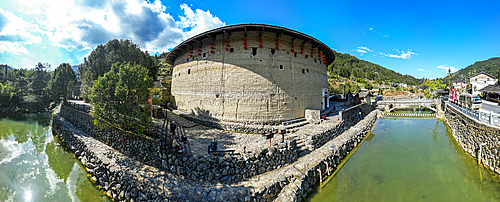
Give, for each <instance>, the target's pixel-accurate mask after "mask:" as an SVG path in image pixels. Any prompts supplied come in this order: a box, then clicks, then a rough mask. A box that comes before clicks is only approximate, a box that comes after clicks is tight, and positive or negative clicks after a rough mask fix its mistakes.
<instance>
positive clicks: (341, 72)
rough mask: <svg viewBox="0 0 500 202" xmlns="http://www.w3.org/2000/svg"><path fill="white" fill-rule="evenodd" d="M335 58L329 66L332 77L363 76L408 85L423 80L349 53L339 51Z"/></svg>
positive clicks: (378, 81) (377, 80)
mask: <svg viewBox="0 0 500 202" xmlns="http://www.w3.org/2000/svg"><path fill="white" fill-rule="evenodd" d="M333 52H334V53H335V60H334V61H333V63H332V64H331V65H329V66H328V73H330V75H331V77H333V78H335V77H337V76H339V77H344V78H352V77H354V78H363V79H369V80H373V81H376V83H381V81H383V82H386V83H389V82H390V83H406V84H408V85H419V84H421V83H422V82H423V81H422V79H417V78H415V77H413V76H410V75H403V74H400V73H397V72H395V71H393V70H389V69H387V68H385V67H382V66H380V65H377V64H373V63H371V62H368V61H364V60H360V59H358V58H356V57H354V56H352V55H349V54H342V53H339V52H337V51H333Z"/></svg>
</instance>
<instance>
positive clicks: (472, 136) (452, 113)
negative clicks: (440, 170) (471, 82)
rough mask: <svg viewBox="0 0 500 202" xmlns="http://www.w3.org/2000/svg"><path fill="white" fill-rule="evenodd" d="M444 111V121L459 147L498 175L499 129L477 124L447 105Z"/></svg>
mask: <svg viewBox="0 0 500 202" xmlns="http://www.w3.org/2000/svg"><path fill="white" fill-rule="evenodd" d="M445 110H446V111H445V116H446V121H447V123H448V125H449V126H450V128H451V129H452V132H453V137H455V140H456V141H457V142H458V143H460V146H462V148H463V149H464V150H465V151H467V152H468V153H469V154H470V155H471V156H473V157H474V158H475V159H476V160H478V161H479V160H480V161H481V163H482V164H484V165H485V166H487V167H489V168H490V169H491V170H493V171H495V172H496V173H499V174H500V166H499V164H500V157H499V153H498V151H499V150H500V141H499V140H500V135H499V134H500V128H499V127H496V126H491V125H488V124H485V123H481V122H478V121H477V120H475V119H473V118H471V117H469V116H467V115H465V114H463V113H462V112H461V111H459V110H457V109H455V108H454V107H453V106H450V105H448V104H447V105H446V108H445ZM481 144H484V145H481ZM480 150H482V151H481V152H480Z"/></svg>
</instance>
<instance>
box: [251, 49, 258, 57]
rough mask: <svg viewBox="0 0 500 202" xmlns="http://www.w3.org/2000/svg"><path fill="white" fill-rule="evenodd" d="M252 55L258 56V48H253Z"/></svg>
mask: <svg viewBox="0 0 500 202" xmlns="http://www.w3.org/2000/svg"><path fill="white" fill-rule="evenodd" d="M252 55H254V56H255V55H257V48H252Z"/></svg>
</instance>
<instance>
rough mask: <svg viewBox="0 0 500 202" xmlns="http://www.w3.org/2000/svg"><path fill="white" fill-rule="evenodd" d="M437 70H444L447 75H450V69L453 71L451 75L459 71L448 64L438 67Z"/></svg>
mask: <svg viewBox="0 0 500 202" xmlns="http://www.w3.org/2000/svg"><path fill="white" fill-rule="evenodd" d="M437 68H438V69H442V70H443V71H446V73H448V69H450V70H451V73H454V72H456V71H458V69H457V68H455V67H454V66H448V65H447V64H444V65H439V66H437Z"/></svg>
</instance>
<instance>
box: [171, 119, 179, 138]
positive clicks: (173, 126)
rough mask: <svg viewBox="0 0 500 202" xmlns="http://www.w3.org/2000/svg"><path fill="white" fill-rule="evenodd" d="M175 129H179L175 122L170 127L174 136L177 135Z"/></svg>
mask: <svg viewBox="0 0 500 202" xmlns="http://www.w3.org/2000/svg"><path fill="white" fill-rule="evenodd" d="M175 128H177V125H175V121H172V125H170V134H171V135H172V136H174V134H175Z"/></svg>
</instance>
